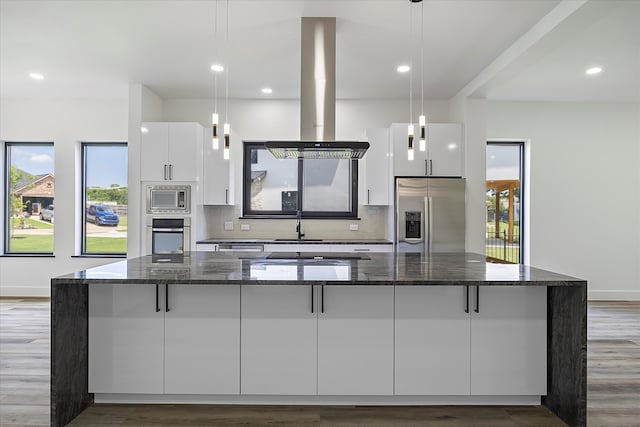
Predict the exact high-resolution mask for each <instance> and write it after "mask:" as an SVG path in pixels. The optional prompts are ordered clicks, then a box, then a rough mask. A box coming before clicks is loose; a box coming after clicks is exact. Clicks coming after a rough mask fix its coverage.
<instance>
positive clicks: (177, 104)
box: [163, 99, 450, 239]
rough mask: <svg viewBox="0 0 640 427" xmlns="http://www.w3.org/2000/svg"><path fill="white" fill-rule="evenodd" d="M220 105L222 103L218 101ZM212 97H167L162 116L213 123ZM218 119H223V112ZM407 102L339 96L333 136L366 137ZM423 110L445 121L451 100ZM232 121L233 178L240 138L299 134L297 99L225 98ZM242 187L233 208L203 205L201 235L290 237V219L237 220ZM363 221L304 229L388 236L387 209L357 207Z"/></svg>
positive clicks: (321, 234) (402, 117)
mask: <svg viewBox="0 0 640 427" xmlns="http://www.w3.org/2000/svg"><path fill="white" fill-rule="evenodd" d="M218 105H219V106H220V105H221V103H220V102H218ZM212 108H213V101H212V100H210V99H165V100H164V102H163V117H164V120H165V121H197V122H200V123H201V124H202V125H203V126H207V127H209V126H211V124H210V121H211V113H212ZM218 112H219V113H220V120H221V121H224V117H225V115H224V112H221V111H220V110H219V111H218ZM408 114H409V112H408V103H407V100H405V99H397V100H337V102H336V139H342V140H347V139H363V140H364V139H366V133H365V131H366V129H367V128H369V127H388V126H389V125H391V123H395V122H405V121H406V120H407V117H408ZM425 114H426V115H427V117H428V118H429V120H431V121H433V122H448V121H450V119H449V116H450V114H449V102H448V101H441V100H425ZM229 122H230V124H231V132H232V135H231V161H232V163H233V170H234V172H235V174H234V177H235V182H237V183H240V182H242V147H241V145H242V144H241V142H242V140H243V139H244V140H264V139H298V138H299V136H300V111H299V101H298V100H282V99H275V100H263V99H248V100H229ZM241 192H242V186H241V185H236V186H235V200H236V201H237V203H238V205H237V206H235V207H207V208H206V210H205V211H204V212H205V215H206V218H207V233H208V235H207V236H196V238H202V237H265V238H266V237H294V236H295V225H294V220H240V219H239V216H241V214H242V212H241V209H240V205H239V203H240V201H241V200H242V194H241ZM358 214H359V216H360V218H361V219H362V221H357V223H358V224H359V230H358V231H350V230H349V224H351V223H353V222H354V221H350V220H331V221H327V220H307V221H304V232H305V233H306V237H307V238H345V237H349V238H355V239H365V238H392V236H388V235H387V234H388V232H387V229H388V227H387V225H386V223H387V218H388V215H389V209H388V208H383V207H366V206H360V207H359V209H358ZM225 221H232V222H233V223H234V230H233V231H225V230H224V227H223V225H224V222H225ZM240 223H245V224H249V225H250V226H251V231H250V232H244V231H240Z"/></svg>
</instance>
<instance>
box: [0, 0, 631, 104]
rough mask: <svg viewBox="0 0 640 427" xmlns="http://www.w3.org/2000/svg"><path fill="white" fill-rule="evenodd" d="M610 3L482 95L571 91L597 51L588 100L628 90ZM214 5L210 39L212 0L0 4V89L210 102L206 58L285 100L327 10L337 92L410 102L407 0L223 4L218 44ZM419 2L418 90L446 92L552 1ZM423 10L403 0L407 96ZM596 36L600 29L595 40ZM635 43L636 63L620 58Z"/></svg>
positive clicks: (626, 30)
mask: <svg viewBox="0 0 640 427" xmlns="http://www.w3.org/2000/svg"><path fill="white" fill-rule="evenodd" d="M568 1H578V0H568ZM591 1H592V2H597V1H601V0H591ZM607 1H609V0H607ZM611 2H613V0H611ZM619 3H627V4H628V6H626V7H624V6H618V7H616V8H613V7H612V9H616V10H618V11H617V12H616V11H615V10H611V13H610V14H609V15H607V16H606V17H603V18H606V19H605V20H604V21H603V22H600V23H598V22H594V24H593V26H592V27H589V28H584V29H583V30H584V34H572V35H571V34H570V35H567V36H565V37H564V39H563V40H560V41H558V42H557V43H556V44H554V47H553V48H548V49H545V54H544V55H542V54H540V55H538V56H537V58H538V59H539V60H538V61H537V63H536V64H535V67H533V68H530V69H524V70H523V69H519V72H518V73H517V74H518V75H517V76H514V73H513V70H512V72H510V73H507V74H508V75H509V78H508V79H507V78H502V79H497V80H494V81H492V82H491V84H487V85H485V87H483V88H482V90H481V91H479V92H478V93H479V94H482V95H484V96H487V97H489V98H492V99H520V98H522V99H527V98H540V97H551V98H553V97H554V96H555V97H558V96H560V95H561V94H562V95H561V96H562V97H564V98H572V97H579V96H582V95H584V90H585V88H588V86H585V84H584V82H582V81H581V80H585V79H584V78H583V74H581V73H583V68H584V66H585V61H587V59H589V57H590V56H591V55H590V54H591V53H592V52H594V51H595V50H596V48H597V52H600V53H602V55H600V56H593V58H594V59H593V61H602V62H604V64H603V67H604V68H605V72H604V73H603V74H602V75H601V76H598V78H600V80H598V85H597V86H596V85H591V86H592V87H595V88H596V89H597V90H595V91H594V92H593V94H594V95H593V97H595V98H598V97H599V96H604V95H606V96H608V97H612V96H623V97H624V96H627V95H628V94H629V92H630V91H629V90H628V87H629V85H633V84H634V83H637V82H638V81H640V77H638V76H640V70H639V69H638V68H637V61H638V57H640V47H639V46H638V43H639V41H638V40H640V37H638V28H637V27H639V26H634V25H632V24H633V23H634V19H635V22H638V21H640V18H638V15H637V13H638V8H637V6H638V5H640V0H622V1H620V2H619ZM225 4H226V1H225V0H218V2H217V8H218V24H217V26H218V32H217V36H216V34H215V32H214V16H215V7H216V1H215V0H106V1H104V0H66V1H62V0H0V91H1V94H2V96H109V97H112V96H116V97H126V96H127V89H128V85H129V83H142V84H145V85H147V86H148V87H149V88H151V89H152V90H153V91H155V92H156V93H158V94H159V95H160V96H162V97H163V98H193V97H195V98H210V97H212V96H213V75H212V72H211V71H210V70H209V66H210V65H211V64H212V63H213V62H214V61H216V60H220V62H223V63H224V64H225V65H227V66H228V69H229V71H230V73H229V76H230V81H229V96H230V97H232V98H260V97H264V96H265V95H262V94H261V93H260V88H261V87H263V86H270V87H272V88H273V91H274V93H273V94H272V95H270V97H272V98H294V99H296V98H298V97H299V81H300V77H299V72H300V71H299V69H300V52H299V49H300V17H302V16H335V17H336V18H337V58H336V62H337V70H336V80H337V82H336V84H337V93H336V96H337V97H338V98H402V97H405V96H407V93H408V76H406V75H399V74H398V73H397V72H396V71H395V68H396V66H397V65H399V64H400V63H402V62H408V61H409V57H410V49H409V47H408V40H409V8H410V7H411V6H410V2H409V0H277V1H275V0H274V1H272V0H229V40H228V42H227V41H226V24H225V22H226V16H225V15H226V14H225V12H226V7H225ZM421 4H423V5H424V17H425V20H424V25H425V37H424V39H425V41H424V52H425V72H424V84H425V98H431V99H449V98H451V97H452V96H454V95H455V94H456V93H458V92H459V91H460V90H461V89H462V88H463V87H464V86H465V85H466V84H467V83H469V82H470V81H471V80H472V79H473V78H474V77H476V76H477V75H478V74H479V73H480V72H481V71H482V70H483V69H484V68H485V67H487V66H488V65H489V64H490V63H491V62H492V61H494V60H495V59H496V58H497V57H498V56H499V55H500V54H501V53H503V52H504V51H505V49H507V48H509V47H510V46H511V45H512V44H513V43H514V42H516V41H517V40H518V38H520V37H521V36H522V35H523V34H525V33H527V31H529V30H530V29H531V28H532V27H533V26H534V25H535V24H536V23H538V22H539V21H540V20H541V19H543V17H544V16H545V15H546V14H547V13H549V12H550V11H551V10H552V9H554V7H556V6H557V5H558V4H559V0H424V1H423V3H421ZM421 4H418V5H414V6H413V10H414V11H415V17H414V20H413V23H414V29H413V36H414V39H415V41H416V43H415V47H414V50H413V53H414V70H416V71H415V74H414V93H415V94H418V96H419V90H420V77H419V45H420V44H419V24H420V21H419V19H420V8H421ZM634 14H635V15H634ZM602 34H604V35H606V37H599V35H602ZM634 37H635V40H633V38H634ZM629 40H633V41H631V42H629ZM612 43H613V48H612V45H611V44H612ZM634 43H635V46H636V47H637V50H636V54H637V56H636V57H635V61H636V63H635V67H636V68H634V63H633V58H629V55H628V51H629V49H631V48H632V47H633V45H634ZM585 47H590V49H586V48H585ZM614 63H615V64H618V65H612V64H614ZM521 68H522V67H521ZM616 70H617V71H616ZM34 71H37V72H41V73H42V74H44V75H45V76H46V78H45V79H44V80H43V81H34V80H32V79H30V78H29V77H28V73H30V72H34ZM574 71H575V73H574ZM574 76H577V77H574ZM603 77H605V78H603ZM588 83H589V84H591V83H593V81H591V82H588ZM611 85H614V86H615V88H613V87H614V86H611ZM625 87H626V88H627V90H624V89H625ZM612 88H613V89H612ZM219 90H223V85H221V86H219ZM219 94H220V92H219ZM612 94H613V95H612ZM638 96H639V97H638V99H639V100H640V95H638ZM625 99H626V98H625Z"/></svg>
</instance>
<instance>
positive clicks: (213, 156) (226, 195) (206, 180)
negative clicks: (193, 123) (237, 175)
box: [202, 127, 234, 205]
mask: <svg viewBox="0 0 640 427" xmlns="http://www.w3.org/2000/svg"><path fill="white" fill-rule="evenodd" d="M212 132H213V130H212V129H211V127H208V128H205V129H204V140H203V142H202V152H203V168H202V169H203V184H202V185H203V187H202V188H203V204H205V205H233V202H234V200H233V191H232V190H233V188H232V186H231V183H232V179H231V165H230V161H229V160H225V159H224V158H223V151H224V150H223V144H224V142H223V139H222V138H221V139H220V148H219V149H217V150H214V149H213V146H212V143H211V134H212Z"/></svg>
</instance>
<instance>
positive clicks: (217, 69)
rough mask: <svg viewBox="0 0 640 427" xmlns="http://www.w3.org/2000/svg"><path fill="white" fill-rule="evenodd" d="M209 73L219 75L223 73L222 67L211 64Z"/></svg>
mask: <svg viewBox="0 0 640 427" xmlns="http://www.w3.org/2000/svg"><path fill="white" fill-rule="evenodd" d="M211 71H215V72H216V73H219V72H221V71H224V67H223V66H222V65H220V64H213V65H212V66H211Z"/></svg>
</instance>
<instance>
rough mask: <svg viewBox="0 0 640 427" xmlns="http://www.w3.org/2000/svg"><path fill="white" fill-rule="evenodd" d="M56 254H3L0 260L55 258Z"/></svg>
mask: <svg viewBox="0 0 640 427" xmlns="http://www.w3.org/2000/svg"><path fill="white" fill-rule="evenodd" d="M55 257H56V256H55V255H54V254H29V253H16V254H13V253H12V254H2V255H0V258H55Z"/></svg>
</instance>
